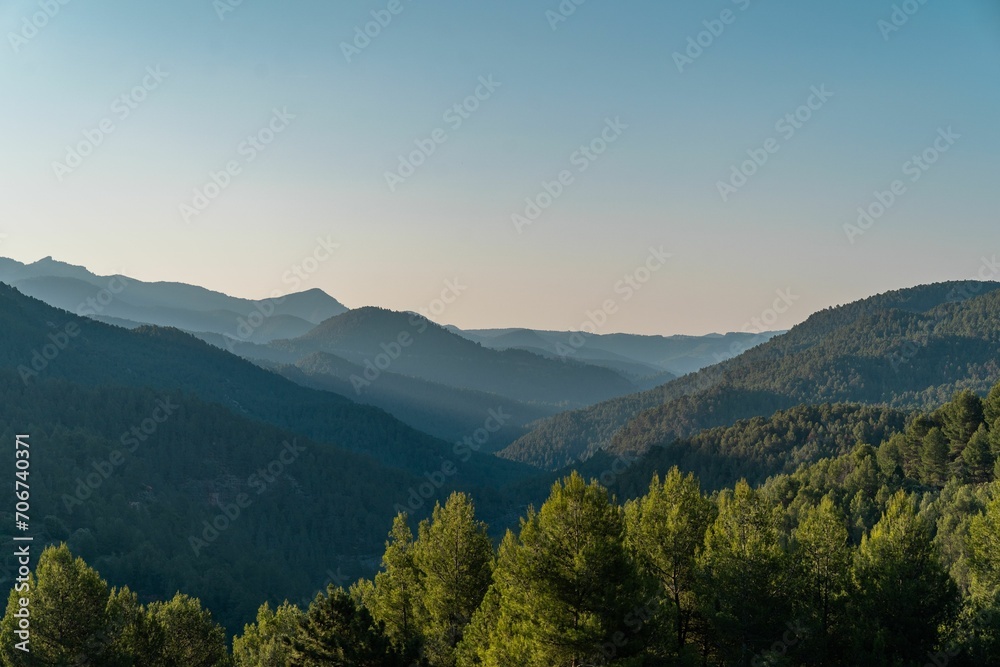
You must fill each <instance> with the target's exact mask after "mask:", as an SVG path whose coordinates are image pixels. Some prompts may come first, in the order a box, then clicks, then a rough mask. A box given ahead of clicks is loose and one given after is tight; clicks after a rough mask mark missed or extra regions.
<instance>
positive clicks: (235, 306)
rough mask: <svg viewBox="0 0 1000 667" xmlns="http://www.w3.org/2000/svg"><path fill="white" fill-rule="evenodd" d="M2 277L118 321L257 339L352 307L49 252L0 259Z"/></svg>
mask: <svg viewBox="0 0 1000 667" xmlns="http://www.w3.org/2000/svg"><path fill="white" fill-rule="evenodd" d="M0 282H2V283H7V284H8V285H11V286H12V287H16V288H17V289H18V290H20V291H21V292H22V293H23V294H27V295H28V296H33V297H35V298H36V299H40V300H42V301H44V302H45V303H48V304H49V305H52V306H55V307H57V308H62V309H63V310H68V311H70V312H72V313H80V314H84V315H87V316H89V317H92V318H93V319H97V320H100V321H104V322H108V323H110V324H116V325H118V326H124V327H127V328H133V327H136V326H139V325H140V324H154V325H156V326H164V327H176V328H178V329H182V330H184V331H191V332H207V333H214V334H218V335H220V336H229V337H232V338H235V339H238V340H250V341H254V342H267V341H270V340H273V339H275V338H294V337H295V336H300V335H302V334H303V333H305V332H307V331H309V330H310V329H312V328H313V327H314V326H316V325H317V324H319V323H320V322H322V321H323V320H326V319H328V318H330V317H333V316H334V315H339V314H340V313H343V312H346V311H347V308H345V307H344V306H343V304H341V303H340V302H339V301H337V300H336V299H334V298H333V297H331V296H330V295H328V294H326V293H325V292H323V291H322V290H319V289H311V290H308V291H305V292H298V293H295V294H289V295H287V296H284V297H281V298H278V299H264V300H261V301H251V300H249V299H240V298H237V297H232V296H228V295H226V294H222V293H221V292H213V291H212V290H208V289H205V288H203V287H197V286H194V285H187V284H184V283H173V282H157V283H149V282H143V281H141V280H136V279H135V278H130V277H127V276H98V275H95V274H93V273H91V272H90V271H88V270H87V269H85V268H84V267H82V266H74V265H72V264H66V263H64V262H59V261H56V260H53V259H52V258H51V257H46V258H45V259H41V260H38V261H37V262H34V263H32V264H22V263H21V262H17V261H15V260H12V259H7V258H0Z"/></svg>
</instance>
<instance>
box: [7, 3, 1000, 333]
mask: <svg viewBox="0 0 1000 667" xmlns="http://www.w3.org/2000/svg"><path fill="white" fill-rule="evenodd" d="M63 3H65V4H63ZM577 3H580V4H577ZM366 30H367V32H368V33H369V35H374V36H369V35H366V34H365V31H366ZM0 36H3V40H2V42H0V91H2V92H0V95H2V102H0V128H2V129H0V183H2V186H0V187H2V196H0V234H2V236H0V255H2V256H7V257H13V258H14V259H17V260H20V261H25V262H29V261H35V260H37V259H40V258H42V257H45V256H53V257H55V258H56V259H59V260H62V261H66V262H71V263H74V264H80V265H84V266H86V267H88V268H89V269H91V270H92V271H94V272H96V273H99V274H102V275H105V274H114V273H123V274H126V275H130V276H133V277H136V278H139V279H143V280H173V281H182V282H189V283H193V284H199V285H203V286H205V287H209V288H211V289H216V290H219V291H223V292H226V293H229V294H233V295H236V296H242V297H248V298H263V297H267V296H270V295H272V294H276V293H285V292H289V291H294V290H302V289H308V288H320V289H323V290H325V291H326V292H328V293H329V294H331V295H333V296H334V297H336V298H337V299H339V300H340V301H342V302H343V303H344V304H345V305H347V306H349V307H360V306H365V305H378V306H383V307H387V308H392V309H396V310H420V309H428V308H431V307H433V306H436V307H435V309H434V312H435V316H434V319H436V320H437V321H439V322H442V323H451V324H456V325H458V326H461V327H464V328H486V327H513V326H519V327H532V328H544V329H559V330H566V329H574V330H577V329H580V328H581V327H582V326H583V325H584V323H586V322H591V323H592V324H593V325H594V327H596V328H597V330H598V332H599V333H611V332H630V333H644V334H678V333H682V334H703V333H708V332H723V331H739V330H753V329H754V328H755V327H756V326H757V325H755V324H752V322H753V321H754V319H755V318H757V319H758V320H759V318H761V317H764V318H765V320H764V321H765V323H766V324H767V325H768V327H767V328H772V329H783V328H789V327H791V326H792V325H794V324H796V323H798V322H800V321H802V320H804V319H805V318H806V317H808V316H809V315H810V314H811V313H812V312H815V311H816V310H819V309H822V308H825V307H829V306H833V305H837V304H840V303H846V302H850V301H853V300H856V299H859V298H863V297H866V296H869V295H871V294H875V293H879V292H883V291H886V290H890V289H896V288H901V287H907V286H913V285H917V284H922V283H929V282H935V281H941V280H951V279H966V278H972V277H975V276H977V275H978V276H979V277H996V276H995V274H996V273H997V271H998V269H997V268H996V266H995V263H991V261H992V259H993V258H994V257H995V255H996V254H997V253H1000V238H998V234H997V229H998V224H997V223H998V217H1000V187H998V186H997V183H996V179H997V175H998V174H1000V168H998V164H997V161H998V158H1000V124H998V123H997V119H998V118H1000V86H998V85H997V83H998V81H1000V5H998V3H997V2H996V1H995V0H965V1H963V2H946V1H945V0H924V2H920V0H907V1H906V2H894V1H892V0H841V1H839V2H816V1H807V2H802V1H800V0H794V1H793V0H712V1H710V2H705V1H696V0H671V2H662V0H656V1H654V0H635V1H633V2H625V3H622V2H611V1H610V0H564V1H563V2H562V3H560V2H559V1H558V0H533V1H529V0H504V1H503V2H481V1H480V2H469V1H468V0H464V1H463V0H439V1H438V2H430V1H428V0H372V1H369V0H366V1H361V0H338V1H337V2H329V1H328V0H322V1H320V0H297V1H288V2H282V3H277V2H266V1H265V0H242V2H240V1H239V0H216V1H215V2H213V0H172V1H171V2H169V3H162V2H153V1H152V0H129V1H128V2H125V1H120V2H106V1H102V0H61V2H60V1H57V0H0ZM456 105H458V106H457V109H456ZM789 115H790V116H789ZM915 158H916V159H915ZM748 161H749V162H748ZM859 209H861V211H865V212H867V215H866V216H862V215H861V213H860V212H859ZM439 300H440V301H439ZM779 311H780V312H779Z"/></svg>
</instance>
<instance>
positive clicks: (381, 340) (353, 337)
mask: <svg viewBox="0 0 1000 667" xmlns="http://www.w3.org/2000/svg"><path fill="white" fill-rule="evenodd" d="M232 349H233V351H234V352H236V353H237V354H240V355H242V356H245V357H248V358H257V359H262V360H264V361H270V362H278V363H284V364H295V363H298V362H299V361H301V360H302V359H303V358H305V357H307V356H309V355H312V354H315V353H317V352H325V353H328V354H332V355H335V356H337V357H340V358H342V359H345V360H347V361H349V362H351V363H353V364H356V365H359V366H361V367H362V369H363V370H364V373H362V374H353V375H352V376H350V380H351V383H352V387H354V388H355V393H358V392H360V391H361V390H363V389H366V388H368V387H370V386H372V385H374V384H375V383H377V382H380V381H381V379H382V375H383V373H386V372H388V373H393V374H397V375H407V376H410V377H413V378H419V379H421V380H425V381H428V382H434V383H437V384H443V385H447V386H450V387H453V388H457V389H462V390H471V391H477V392H485V393H488V394H494V395H498V396H501V397H504V398H505V399H507V400H511V401H516V402H519V403H529V404H538V405H539V406H541V407H542V408H543V409H544V410H548V411H550V412H551V411H553V410H554V409H565V408H569V407H580V406H583V405H589V404H591V403H595V402H597V401H601V400H604V399H607V398H609V397H611V396H620V395H622V394H627V393H630V392H632V391H635V390H636V388H637V385H636V383H634V382H632V381H630V380H629V379H628V378H626V377H624V376H623V375H621V374H620V373H618V372H616V371H613V370H611V369H608V368H601V367H597V366H592V365H589V364H585V363H581V362H578V361H574V360H573V359H552V358H548V357H543V356H539V355H537V354H534V353H531V352H527V351H524V350H492V349H489V348H487V347H483V346H482V345H480V344H478V343H475V342H473V341H470V340H468V339H466V338H463V337H461V336H458V335H456V334H454V333H452V332H451V331H448V330H447V329H445V328H444V327H442V326H439V325H437V324H435V323H433V322H431V321H430V320H427V319H425V318H423V317H421V316H419V315H416V314H410V313H399V312H394V311H391V310H386V309H384V308H374V307H365V308H357V309H354V310H351V311H348V312H346V313H343V314H341V315H337V316H335V317H332V318H330V319H328V320H326V321H325V322H323V323H322V324H320V325H318V326H317V327H315V328H313V329H311V330H310V331H309V332H308V333H306V334H304V335H302V336H299V337H298V338H294V339H291V340H276V341H271V343H269V344H267V345H235V346H233V347H232Z"/></svg>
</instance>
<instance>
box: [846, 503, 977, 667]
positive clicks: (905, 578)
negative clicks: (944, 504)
mask: <svg viewBox="0 0 1000 667" xmlns="http://www.w3.org/2000/svg"><path fill="white" fill-rule="evenodd" d="M855 577H856V585H857V586H858V589H859V591H860V598H859V600H858V609H857V613H858V617H859V619H862V623H861V627H860V630H859V642H858V644H859V648H860V651H861V655H863V656H867V658H866V659H868V660H870V661H871V662H869V664H872V665H909V664H924V662H926V658H927V654H928V652H931V653H933V652H934V651H935V650H936V649H938V648H939V643H940V637H941V631H942V629H943V628H944V626H945V625H946V624H948V623H950V622H952V621H953V620H954V618H955V617H956V614H957V610H958V602H959V596H958V589H957V587H956V586H955V583H954V582H953V581H952V580H951V577H950V576H949V575H948V572H947V570H946V569H945V567H944V566H943V565H942V563H941V561H940V557H939V556H938V552H937V549H936V548H935V546H934V544H933V541H932V529H931V526H930V525H929V524H928V523H927V522H926V521H924V520H923V519H921V518H920V517H919V516H918V515H917V512H916V509H915V507H914V502H913V500H912V499H910V498H909V497H908V496H907V495H906V494H905V493H904V492H902V491H900V492H898V493H897V494H896V495H894V496H893V497H892V498H891V499H890V501H889V505H888V507H887V508H886V511H885V513H884V514H883V516H882V519H881V520H880V521H879V522H878V523H877V524H876V525H875V527H874V528H872V531H871V533H870V534H868V535H866V536H865V537H864V538H863V539H862V542H861V547H860V549H859V551H858V556H857V564H856V567H855Z"/></svg>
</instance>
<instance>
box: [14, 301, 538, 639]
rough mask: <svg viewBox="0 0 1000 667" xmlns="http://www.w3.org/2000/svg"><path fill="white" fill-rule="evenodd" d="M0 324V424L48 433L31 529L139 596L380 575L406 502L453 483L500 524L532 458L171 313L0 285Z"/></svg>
mask: <svg viewBox="0 0 1000 667" xmlns="http://www.w3.org/2000/svg"><path fill="white" fill-rule="evenodd" d="M0 331H2V332H3V334H2V335H0V387H2V396H0V401H2V404H3V406H4V411H3V415H2V416H0V431H2V433H0V436H2V437H4V438H7V439H9V440H11V441H13V437H14V434H15V433H24V432H27V433H30V434H31V436H32V438H33V442H37V443H38V446H39V449H38V451H39V454H38V455H37V456H36V457H35V458H33V459H32V477H31V479H32V489H33V490H34V491H35V494H33V496H32V498H33V501H34V503H33V511H34V512H35V516H37V522H36V523H35V524H33V525H34V526H36V528H37V531H38V532H37V533H36V534H37V535H38V537H37V538H36V539H37V540H38V541H39V542H45V541H49V542H51V541H60V540H68V541H69V542H70V544H71V545H72V546H73V548H74V549H75V550H77V551H78V552H80V553H81V554H86V555H87V557H88V559H93V561H94V562H97V563H100V564H101V568H102V571H104V572H106V573H107V574H108V575H109V576H110V577H111V578H112V579H113V580H114V581H116V582H119V583H128V584H129V585H130V586H133V587H134V588H137V589H138V590H139V592H140V593H141V594H142V595H143V596H146V597H150V598H152V597H163V596H168V595H169V594H172V593H173V592H174V591H176V590H177V588H179V587H183V588H185V589H186V590H189V591H190V592H192V593H193V594H197V595H199V596H200V597H203V598H204V599H213V600H215V602H216V608H217V609H218V610H219V612H220V616H223V617H224V619H225V621H226V623H227V625H228V626H229V627H230V628H231V629H235V628H236V627H238V626H239V625H241V624H242V623H244V622H246V621H247V620H249V619H250V618H251V617H252V612H253V611H254V610H255V609H256V606H257V605H258V604H259V599H257V598H256V597H255V595H256V594H254V596H250V595H248V594H247V593H246V582H247V581H248V580H253V581H256V582H258V585H260V586H262V587H264V588H266V589H267V590H268V595H270V596H272V598H273V599H274V600H276V601H280V600H281V599H282V598H284V597H288V596H310V595H311V594H312V593H313V592H315V591H316V590H317V589H319V588H322V587H323V586H324V583H325V580H327V579H329V577H328V576H327V575H326V574H325V572H327V569H328V568H330V567H333V568H334V571H337V569H338V568H340V567H343V569H344V572H345V573H348V574H350V575H352V576H355V575H360V574H364V575H367V576H370V575H371V573H372V572H373V571H374V569H375V567H376V566H377V554H378V553H380V551H381V545H382V542H383V541H384V536H385V533H386V531H387V530H388V528H389V525H390V524H391V519H392V516H393V515H394V514H395V513H396V511H398V509H399V508H400V507H405V508H406V509H407V511H409V512H410V513H411V514H412V515H413V516H415V517H421V516H426V515H427V514H428V513H429V511H430V510H431V509H432V507H433V502H434V501H435V500H436V499H439V498H443V497H447V495H448V493H449V492H450V491H451V490H454V489H462V490H467V491H468V492H470V493H474V494H475V496H476V498H477V501H478V504H479V505H480V507H481V508H482V510H483V512H484V515H490V516H492V517H493V520H494V521H495V522H496V524H497V526H498V528H499V527H500V526H505V525H507V521H508V518H509V515H511V513H512V512H513V511H514V509H512V507H511V504H510V502H509V501H508V500H507V499H506V498H505V496H504V495H503V494H502V493H501V492H500V487H502V486H503V485H505V484H508V483H511V482H516V481H519V480H521V479H524V478H525V477H526V476H530V475H533V474H534V471H533V470H532V469H530V468H528V467H526V466H522V465H520V464H516V463H512V462H509V461H504V460H502V459H497V458H495V457H493V456H489V455H487V454H485V453H483V452H481V451H479V449H481V447H480V446H479V445H478V444H477V442H472V443H471V444H470V443H465V448H464V449H462V448H460V447H459V446H457V445H456V444H453V443H447V442H444V441H441V440H439V439H437V438H434V437H431V436H429V435H427V434H424V433H421V432H419V431H416V430H414V429H412V428H410V427H409V426H407V425H405V424H403V423H401V422H400V421H398V420H397V419H395V418H393V417H392V416H390V415H389V414H387V413H386V412H384V411H382V410H380V409H377V408H373V407H369V406H364V405H358V404H356V403H354V402H352V401H350V400H348V399H347V398H344V397H342V396H339V395H336V394H334V393H331V392H329V391H318V390H315V389H310V388H306V387H302V386H300V385H298V384H295V383H293V382H291V381H289V380H287V379H285V378H282V377H280V376H278V375H276V374H274V373H271V372H269V371H267V370H265V369H262V368H260V367H258V366H256V365H254V364H252V363H250V362H247V361H245V360H243V359H240V358H238V357H236V356H234V355H231V354H229V353H227V352H225V351H223V350H219V349H217V348H215V347H212V346H210V345H208V344H206V343H204V342H203V341H200V340H198V339H196V338H195V337H193V336H191V335H190V334H186V333H183V332H181V331H178V330H176V329H165V328H159V327H150V326H142V327H139V328H137V329H133V330H127V329H122V328H118V327H114V326H110V325H106V324H103V323H100V322H96V321H93V320H91V319H88V318H85V317H79V316H77V315H74V314H72V313H69V312H67V311H63V310H59V309H56V308H53V307H51V306H49V305H47V304H45V303H43V302H41V301H39V300H37V299H34V298H31V297H27V296H25V295H22V294H21V293H20V292H18V291H17V290H16V289H14V288H11V287H8V286H6V285H0ZM484 419H485V415H484ZM11 456H12V454H11ZM11 465H13V459H12V460H11ZM8 509H9V508H5V509H2V510H0V514H3V516H2V517H0V518H3V519H4V520H6V519H10V520H11V521H12V520H13V519H12V518H10V517H8V516H7V515H6V514H5V513H6V512H7V511H8ZM220 517H221V518H220ZM206 521H207V522H209V523H210V524H211V523H216V526H215V527H214V528H212V527H211V526H210V525H206V523H205V522H206ZM230 524H232V525H231V526H230ZM223 525H224V526H226V527H220V526H223ZM192 540H194V541H192ZM198 540H201V541H204V542H205V543H206V544H204V545H201V544H200V543H199V542H198ZM293 545H294V546H293ZM8 565H9V563H8ZM274 568H278V571H274ZM265 580H266V581H265Z"/></svg>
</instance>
